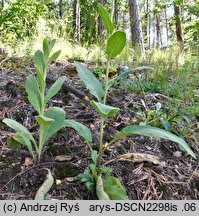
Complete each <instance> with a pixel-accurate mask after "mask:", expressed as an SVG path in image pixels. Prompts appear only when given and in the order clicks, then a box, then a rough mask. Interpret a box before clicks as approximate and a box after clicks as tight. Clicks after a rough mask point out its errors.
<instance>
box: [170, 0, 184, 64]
mask: <svg viewBox="0 0 199 216" xmlns="http://www.w3.org/2000/svg"><path fill="white" fill-rule="evenodd" d="M173 3H174V16H175V25H176V38H177V43H178V46H179V54H178V65H179V66H180V65H183V64H184V38H183V31H182V23H181V19H182V18H181V16H182V14H181V10H182V4H183V1H182V0H181V1H179V0H178V1H174V2H173Z"/></svg>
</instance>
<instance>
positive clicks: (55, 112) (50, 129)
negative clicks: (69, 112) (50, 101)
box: [43, 107, 65, 143]
mask: <svg viewBox="0 0 199 216" xmlns="http://www.w3.org/2000/svg"><path fill="white" fill-rule="evenodd" d="M44 116H45V117H47V118H50V119H53V120H54V121H53V122H52V124H51V125H50V126H47V127H45V128H44V135H43V143H45V142H46V141H47V140H48V139H49V138H50V137H51V136H52V135H53V134H55V133H56V132H57V131H58V130H59V129H61V128H62V127H63V124H64V120H65V111H64V110H63V109H61V108H59V107H50V108H49V109H48V110H47V111H46V112H45V114H44Z"/></svg>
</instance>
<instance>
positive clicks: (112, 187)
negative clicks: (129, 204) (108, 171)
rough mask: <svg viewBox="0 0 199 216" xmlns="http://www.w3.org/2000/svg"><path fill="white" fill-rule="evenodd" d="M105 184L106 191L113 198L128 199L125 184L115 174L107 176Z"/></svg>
mask: <svg viewBox="0 0 199 216" xmlns="http://www.w3.org/2000/svg"><path fill="white" fill-rule="evenodd" d="M103 185H104V191H105V192H106V194H107V195H108V197H109V198H110V199H111V200H128V196H127V194H126V190H125V188H124V186H123V185H122V184H121V182H120V181H119V180H118V179H117V178H115V177H114V176H106V177H105V179H104V180H103Z"/></svg>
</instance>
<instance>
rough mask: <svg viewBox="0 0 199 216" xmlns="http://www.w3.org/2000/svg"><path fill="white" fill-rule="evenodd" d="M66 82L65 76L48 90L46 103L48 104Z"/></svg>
mask: <svg viewBox="0 0 199 216" xmlns="http://www.w3.org/2000/svg"><path fill="white" fill-rule="evenodd" d="M65 80H66V77H65V76H62V77H60V78H59V79H58V80H57V81H56V82H55V83H54V84H53V85H52V86H51V87H50V89H49V90H48V93H47V95H46V97H45V103H47V102H48V101H49V100H50V99H51V98H52V97H53V96H55V95H56V94H57V92H58V91H59V90H60V89H61V87H62V84H63V83H64V81H65Z"/></svg>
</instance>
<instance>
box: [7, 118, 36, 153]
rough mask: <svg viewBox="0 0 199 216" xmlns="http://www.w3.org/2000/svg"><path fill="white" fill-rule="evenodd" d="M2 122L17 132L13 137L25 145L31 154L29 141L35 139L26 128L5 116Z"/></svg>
mask: <svg viewBox="0 0 199 216" xmlns="http://www.w3.org/2000/svg"><path fill="white" fill-rule="evenodd" d="M3 122H4V123H5V124H6V125H8V126H9V127H10V128H12V129H13V130H15V131H16V132H17V134H16V135H15V138H14V139H15V140H16V141H17V142H19V143H21V144H22V145H26V146H27V148H28V150H29V151H30V153H31V154H33V150H32V144H31V142H30V141H32V142H33V143H35V140H34V138H33V136H32V134H31V133H30V132H29V131H28V129H27V128H25V127H24V126H23V125H22V124H20V123H18V122H17V121H15V120H12V119H8V118H5V119H3Z"/></svg>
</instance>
